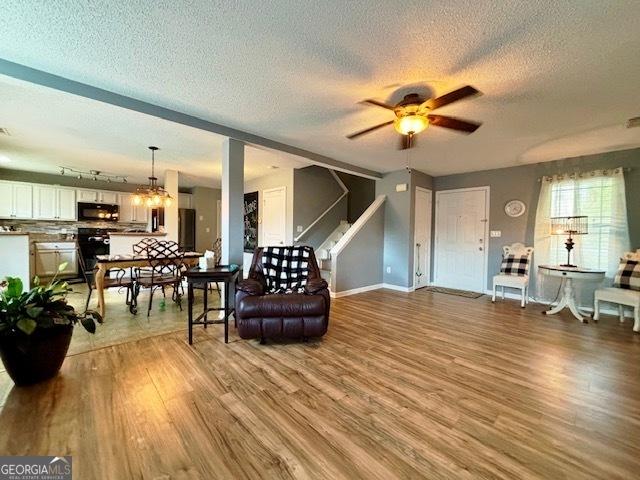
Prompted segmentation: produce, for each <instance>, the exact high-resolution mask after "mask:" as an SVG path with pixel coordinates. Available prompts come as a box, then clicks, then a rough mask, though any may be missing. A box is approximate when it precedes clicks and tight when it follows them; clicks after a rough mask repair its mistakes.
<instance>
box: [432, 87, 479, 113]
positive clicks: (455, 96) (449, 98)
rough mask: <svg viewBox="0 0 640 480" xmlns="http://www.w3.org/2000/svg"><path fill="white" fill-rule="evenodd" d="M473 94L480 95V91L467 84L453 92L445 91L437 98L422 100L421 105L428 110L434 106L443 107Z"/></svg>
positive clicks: (433, 108)
mask: <svg viewBox="0 0 640 480" xmlns="http://www.w3.org/2000/svg"><path fill="white" fill-rule="evenodd" d="M475 95H480V91H479V90H476V89H475V88H473V87H472V86H470V85H467V86H466V87H462V88H459V89H457V90H454V91H453V92H449V93H445V94H444V95H442V96H440V97H438V98H430V99H429V100H427V101H426V102H424V103H423V105H424V106H426V107H427V108H429V109H430V110H435V109H436V108H440V107H444V106H445V105H449V104H450V103H453V102H457V101H458V100H462V99H463V98H467V97H473V96H475Z"/></svg>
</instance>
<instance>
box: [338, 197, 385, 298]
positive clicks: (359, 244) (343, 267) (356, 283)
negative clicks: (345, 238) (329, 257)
mask: <svg viewBox="0 0 640 480" xmlns="http://www.w3.org/2000/svg"><path fill="white" fill-rule="evenodd" d="M385 203H386V202H385ZM384 217H385V209H384V204H383V205H382V206H381V207H380V208H378V210H377V211H376V212H375V213H374V214H373V216H372V217H371V218H370V219H369V221H368V222H367V223H366V224H365V226H364V227H362V229H361V230H360V231H359V232H358V233H356V235H355V237H353V239H352V240H351V242H349V244H348V245H347V246H346V247H345V248H344V250H342V251H341V252H340V254H339V256H338V258H337V260H339V262H340V268H338V269H337V270H336V272H335V285H334V286H333V290H334V291H336V292H343V291H345V290H352V289H354V288H360V287H367V286H369V285H376V284H379V283H382V279H383V274H382V271H383V268H382V262H381V261H380V259H381V258H382V255H383V252H384V228H385V222H384ZM376 260H377V261H376Z"/></svg>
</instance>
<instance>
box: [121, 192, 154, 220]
mask: <svg viewBox="0 0 640 480" xmlns="http://www.w3.org/2000/svg"><path fill="white" fill-rule="evenodd" d="M132 197H133V194H131V193H121V194H119V195H118V204H119V205H120V219H119V220H120V221H121V222H132V223H144V224H147V223H148V222H149V209H148V208H147V207H145V206H144V205H132V204H131V198H132Z"/></svg>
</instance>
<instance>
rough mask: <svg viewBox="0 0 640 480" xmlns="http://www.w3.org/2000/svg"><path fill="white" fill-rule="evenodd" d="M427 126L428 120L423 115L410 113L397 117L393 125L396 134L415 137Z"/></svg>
mask: <svg viewBox="0 0 640 480" xmlns="http://www.w3.org/2000/svg"><path fill="white" fill-rule="evenodd" d="M428 126H429V119H428V118H427V117H426V116H425V115H420V114H417V113H410V114H408V115H403V116H401V117H398V118H397V119H396V121H395V122H394V123H393V128H395V129H396V132H398V133H400V134H402V135H415V134H417V133H420V132H422V131H423V130H425V129H426V128H427V127H428Z"/></svg>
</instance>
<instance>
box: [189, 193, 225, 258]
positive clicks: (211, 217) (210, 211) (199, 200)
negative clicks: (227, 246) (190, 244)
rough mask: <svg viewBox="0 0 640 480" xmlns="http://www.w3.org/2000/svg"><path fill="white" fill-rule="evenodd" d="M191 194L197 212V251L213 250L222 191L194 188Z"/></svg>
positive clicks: (193, 206)
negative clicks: (218, 205)
mask: <svg viewBox="0 0 640 480" xmlns="http://www.w3.org/2000/svg"><path fill="white" fill-rule="evenodd" d="M191 192H192V195H193V199H192V200H193V202H192V208H194V209H195V211H196V250H197V251H198V252H204V251H205V250H207V249H208V250H210V249H211V247H212V246H213V242H214V241H215V239H216V231H217V224H216V222H217V218H216V216H217V202H218V200H220V198H221V196H222V191H221V190H220V189H219V188H207V187H194V188H193V189H192V191H191ZM207 228H208V229H209V232H207Z"/></svg>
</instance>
